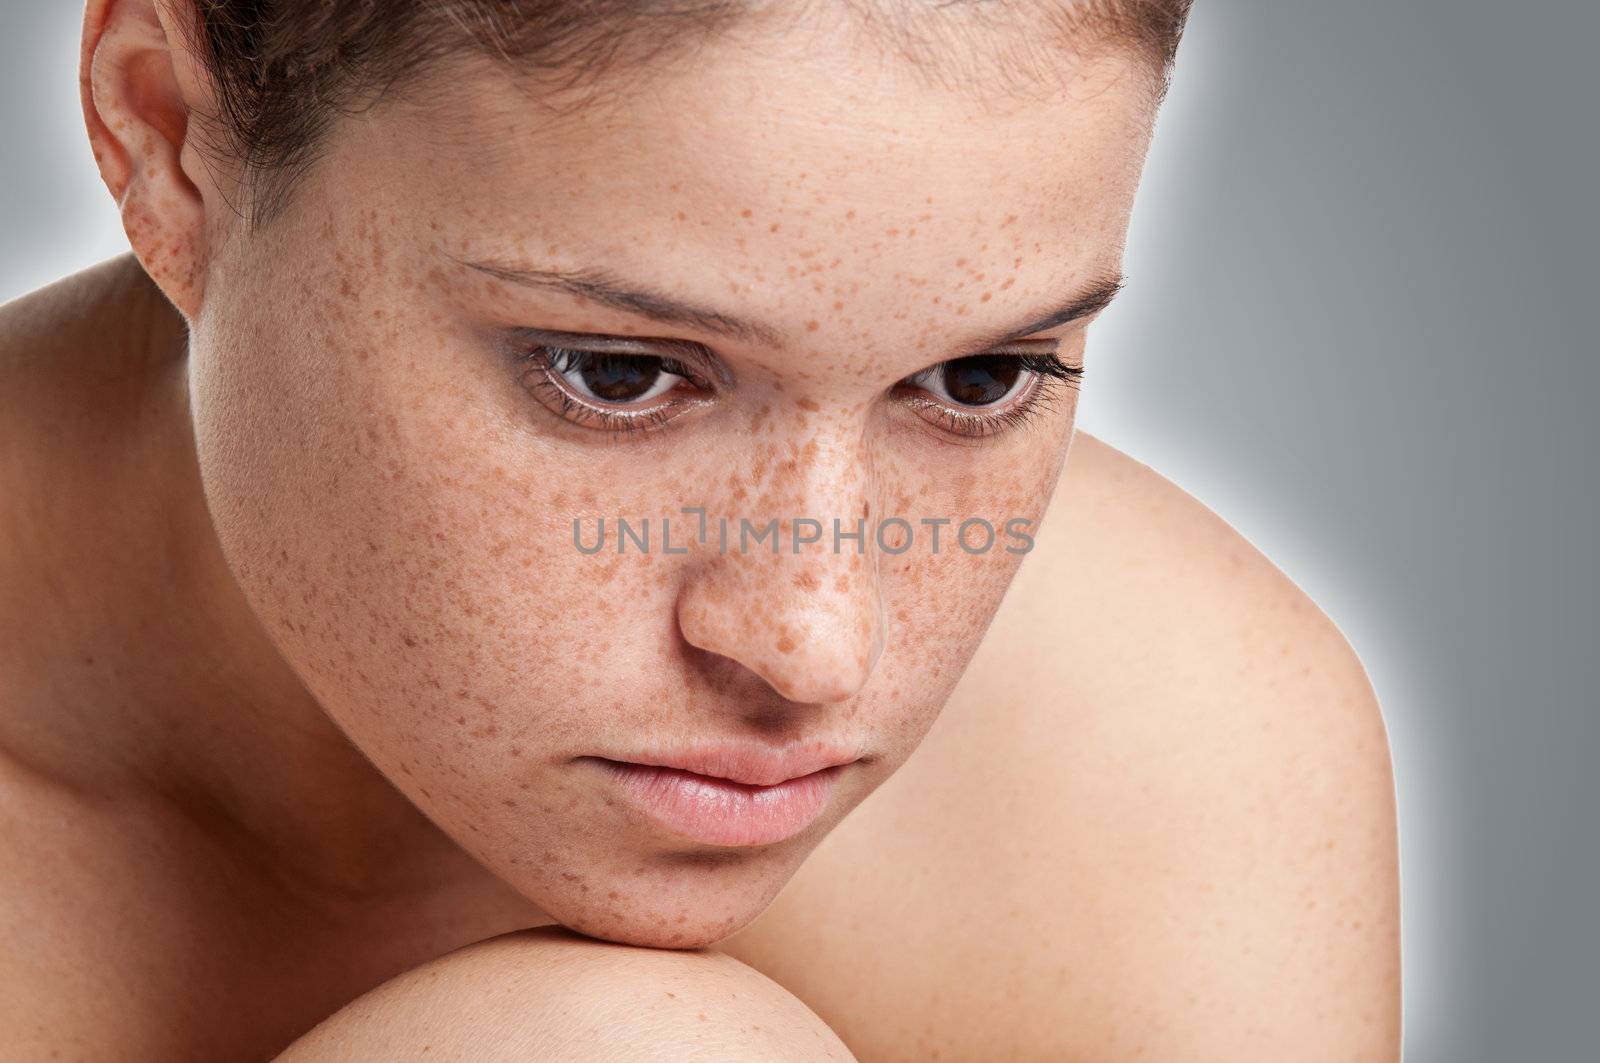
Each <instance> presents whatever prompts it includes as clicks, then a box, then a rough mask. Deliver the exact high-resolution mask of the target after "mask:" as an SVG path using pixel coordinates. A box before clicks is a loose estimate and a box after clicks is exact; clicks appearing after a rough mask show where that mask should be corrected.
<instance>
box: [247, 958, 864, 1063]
mask: <svg viewBox="0 0 1600 1063" xmlns="http://www.w3.org/2000/svg"><path fill="white" fill-rule="evenodd" d="M424 1046H427V1047H428V1049H429V1054H430V1057H433V1058H440V1057H442V1058H450V1057H451V1056H452V1055H459V1056H461V1057H462V1058H473V1059H481V1058H493V1059H541V1060H542V1059H608V1060H618V1061H632V1060H639V1061H646V1060H678V1059H683V1058H697V1059H729V1060H735V1059H736V1060H773V1061H779V1060H823V1059H838V1060H850V1059H853V1058H854V1057H853V1056H851V1054H850V1051H849V1049H848V1048H846V1047H845V1045H844V1043H843V1042H842V1041H840V1040H839V1038H838V1036H837V1035H836V1034H835V1033H834V1032H833V1031H832V1030H831V1029H829V1027H828V1026H827V1024H826V1023H824V1022H823V1021H822V1020H821V1019H820V1018H819V1017H818V1016H817V1015H816V1013H814V1012H813V1011H812V1010H811V1009H810V1008H808V1007H806V1005H805V1004H804V1003H802V1002H801V1001H800V1000H799V998H797V997H795V996H794V995H793V994H792V993H790V992H788V991H787V990H786V989H784V988H783V987H782V986H780V985H778V984H777V983H776V982H774V981H772V980H771V979H770V978H768V977H766V976H765V975H763V974H761V973H760V972H759V971H757V970H755V969H754V968H752V967H750V966H748V965H747V964H744V963H742V962H740V961H739V960H736V959H734V958H733V957H732V956H728V955H726V954H724V953H720V952H713V951H707V950H693V951H677V950H670V949H650V948H640V947H636V946H632V945H617V944H612V943H610V942H603V941H596V940H594V939H591V938H586V937H583V936H581V935H579V934H575V933H572V932H571V931H568V930H565V929H562V928H559V927H541V928H539V929H537V930H524V931H518V932H517V933H513V934H507V935H504V936H501V937H497V938H492V939H490V940H488V941H482V942H479V943H477V944H475V945H470V946H467V947H466V948H463V949H458V950H456V951H455V952H452V953H450V954H448V955H446V956H442V957H440V958H439V959H437V960H434V961H432V962H430V963H426V964H423V965H421V966H419V967H416V968H413V969H412V970H410V971H407V972H406V973H404V974H402V975H399V976H398V977H396V978H393V979H391V980H390V981H388V982H385V983H384V984H383V985H381V986H379V987H378V988H376V989H374V990H372V991H371V992H369V993H367V994H365V995H364V996H362V997H360V998H359V999H357V1000H356V1001H354V1002H353V1003H351V1004H350V1005H348V1006H347V1007H345V1008H344V1009H342V1010H341V1011H339V1012H338V1013H337V1014H335V1015H334V1016H332V1017H331V1018H329V1019H328V1020H326V1021H325V1022H323V1023H321V1024H320V1025H318V1026H317V1028H316V1029H314V1030H312V1031H311V1032H310V1033H308V1034H306V1035H305V1036H304V1037H302V1038H301V1039H300V1040H298V1041H296V1042H295V1043H294V1045H293V1046H291V1047H290V1049H289V1050H288V1051H287V1052H286V1053H284V1054H283V1055H282V1056H280V1057H279V1058H280V1060H282V1061H283V1063H315V1061H317V1060H321V1059H329V1060H332V1059H339V1060H363V1059H374V1060H376V1059H392V1058H396V1057H397V1056H401V1055H405V1056H409V1055H413V1054H415V1053H418V1052H420V1051H422V1049H423V1047H424Z"/></svg>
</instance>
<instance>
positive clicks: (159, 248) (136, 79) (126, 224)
mask: <svg viewBox="0 0 1600 1063" xmlns="http://www.w3.org/2000/svg"><path fill="white" fill-rule="evenodd" d="M194 15H195V9H194V5H193V4H192V3H191V2H188V0H179V2H178V3H171V2H170V0H88V3H87V4H86V6H85V10H84V21H83V43H82V48H81V51H80V53H79V61H78V84H79V92H80V96H81V99H82V104H83V111H84V123H85V125H86V127H87V130H88V133H89V142H90V146H91V148H92V149H93V151H94V157H95V162H96V164H97V165H98V166H99V169H100V176H101V179H102V180H104V181H105V183H106V188H107V189H109V190H110V192H111V195H112V198H113V199H115V200H116V201H117V208H118V210H119V211H120V212H121V214H122V225H123V229H124V231H125V232H126V233H127V236H128V242H129V244H130V246H131V247H132V248H133V252H134V254H135V255H136V256H138V259H139V262H140V264H141V265H143V266H144V269H145V272H147V273H148V274H149V275H150V278H151V279H152V280H154V281H155V282H156V284H157V285H158V286H160V288H161V290H162V291H163V292H164V293H166V296H167V298H168V299H170V300H171V301H172V303H173V305H174V306H176V307H177V309H178V310H179V312H181V313H182V314H183V315H184V317H185V318H186V319H187V320H189V321H190V322H193V321H194V319H195V318H196V317H197V316H198V314H199V310H200V303H201V299H202V295H203V292H204V284H205V276H206V272H207V268H206V267H207V256H208V253H209V248H208V240H207V227H206V208H207V202H208V198H210V199H211V201H213V202H214V201H216V197H215V194H214V193H215V189H212V188H209V187H206V181H207V173H206V171H205V170H204V168H203V167H202V166H200V165H198V163H199V160H200V157H201V156H200V153H199V151H198V149H197V146H196V145H195V144H194V143H191V140H192V138H193V136H194V134H195V133H196V132H197V129H196V126H195V125H194V123H193V121H192V119H193V117H194V116H195V114H196V113H197V108H199V107H201V106H204V104H205V102H206V101H205V98H204V94H205V92H206V85H207V84H208V82H206V81H205V80H204V79H203V78H201V77H200V76H199V70H198V69H197V68H196V67H195V65H194V62H193V57H192V55H191V53H190V51H189V47H188V40H187V39H186V37H185V31H186V30H187V29H188V26H187V25H186V24H184V23H181V22H179V21H178V20H179V19H184V18H187V19H192V18H194ZM197 182H199V183H197ZM207 193H212V195H211V196H210V197H208V195H207Z"/></svg>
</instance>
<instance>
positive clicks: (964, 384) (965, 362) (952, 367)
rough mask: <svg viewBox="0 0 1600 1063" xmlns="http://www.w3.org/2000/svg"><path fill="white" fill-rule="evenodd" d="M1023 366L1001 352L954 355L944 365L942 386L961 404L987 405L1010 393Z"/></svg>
mask: <svg viewBox="0 0 1600 1063" xmlns="http://www.w3.org/2000/svg"><path fill="white" fill-rule="evenodd" d="M1021 372H1022V366H1021V365H1020V364H1019V363H1018V362H1017V359H1015V358H1008V357H1005V356H1003V355H995V354H990V355H974V356H973V357H971V358H957V359H956V360H955V361H953V362H948V363H946V365H945V367H944V388H945V390H946V391H947V392H949V393H950V397H951V398H952V399H955V400H956V401H957V402H959V403H961V404H962V405H964V406H988V405H991V404H992V403H996V402H999V401H1000V400H1001V399H1003V398H1005V397H1006V396H1007V395H1008V394H1010V393H1011V389H1012V387H1013V386H1015V385H1016V382H1017V377H1018V376H1019V375H1020V374H1021Z"/></svg>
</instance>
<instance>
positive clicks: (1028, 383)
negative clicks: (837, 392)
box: [899, 353, 1083, 436]
mask: <svg viewBox="0 0 1600 1063" xmlns="http://www.w3.org/2000/svg"><path fill="white" fill-rule="evenodd" d="M1082 376H1083V369H1082V367H1080V366H1069V365H1066V364H1065V363H1063V362H1062V361H1060V360H1059V359H1058V358H1057V357H1056V356H1055V355H1054V354H1045V355H1039V354H1003V353H993V354H976V355H969V356H968V357H966V358H953V359H951V360H950V361H947V362H940V363H939V364H938V365H934V366H929V367H928V368H927V369H924V370H922V371H921V372H920V373H916V374H914V375H912V376H909V377H906V378H905V379H904V380H902V381H901V382H900V385H899V387H900V388H901V389H904V390H905V392H906V393H907V396H908V399H909V402H910V405H911V406H912V408H913V409H915V410H916V411H917V413H918V414H920V415H921V416H922V417H923V418H925V419H927V420H929V421H932V422H933V423H935V424H938V425H939V426H941V427H943V428H946V429H948V430H949V431H951V432H954V433H956V434H958V435H964V436H989V435H993V434H995V433H996V432H999V431H1001V430H1003V429H1005V428H1008V427H1013V426H1016V425H1020V424H1022V423H1025V422H1026V421H1027V420H1028V419H1029V418H1030V417H1032V416H1033V415H1034V414H1035V413H1037V412H1039V410H1040V409H1042V408H1043V407H1044V406H1046V405H1047V404H1048V401H1049V400H1050V399H1052V398H1054V397H1056V394H1057V389H1059V388H1067V389H1076V388H1077V387H1078V385H1079V382H1080V380H1081V378H1082Z"/></svg>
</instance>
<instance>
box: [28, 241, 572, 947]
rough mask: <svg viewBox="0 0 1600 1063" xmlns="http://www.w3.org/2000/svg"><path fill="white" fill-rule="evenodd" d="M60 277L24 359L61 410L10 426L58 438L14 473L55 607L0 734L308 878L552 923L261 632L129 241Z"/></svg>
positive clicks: (175, 348) (158, 311)
mask: <svg viewBox="0 0 1600 1063" xmlns="http://www.w3.org/2000/svg"><path fill="white" fill-rule="evenodd" d="M63 284H75V285H77V290H76V292H75V293H74V294H73V295H72V296H71V297H70V298H61V293H56V298H55V299H53V300H48V299H47V300H44V301H42V302H41V303H40V304H38V309H40V310H42V311H43V313H42V314H39V313H35V314H34V315H31V316H30V317H28V318H26V319H25V320H27V321H28V323H29V328H30V330H31V329H32V327H34V326H38V327H39V334H40V336H45V335H48V336H50V337H51V338H50V339H49V340H48V343H49V346H50V347H51V348H52V350H51V357H49V358H47V359H46V358H41V359H37V360H35V361H34V362H31V363H30V365H36V366H37V367H38V370H37V371H42V372H47V373H48V374H50V375H51V378H52V380H51V382H50V383H49V384H48V385H46V386H45V392H46V394H47V395H50V396H55V400H54V405H55V407H56V408H55V409H54V410H51V411H46V410H45V409H43V408H41V409H40V410H38V411H37V412H38V413H39V414H41V415H43V416H47V417H49V418H50V420H49V422H48V426H46V425H45V424H42V423H39V422H37V421H35V422H32V423H30V424H29V425H24V426H23V430H24V431H29V430H30V429H36V430H38V431H39V432H40V433H41V436H40V437H42V433H44V432H48V433H49V441H50V447H49V448H48V449H45V448H43V447H40V448H38V449H37V455H38V458H39V462H40V463H39V464H35V465H33V466H32V467H31V468H28V469H27V470H26V471H27V472H28V473H29V475H28V477H27V479H26V480H25V482H24V490H25V491H26V492H27V493H28V496H29V497H30V498H32V499H35V500H37V505H36V507H34V508H31V509H30V508H29V507H21V512H22V518H23V521H22V522H25V526H24V527H23V528H21V529H20V533H21V536H22V537H23V538H24V539H26V540H28V541H27V542H26V543H25V550H26V552H27V553H28V554H30V555H31V557H30V560H31V562H32V563H31V564H30V566H29V572H27V573H22V574H19V575H20V577H21V578H22V579H23V580H24V581H25V582H26V583H28V584H31V586H28V588H27V592H26V593H25V594H24V595H23V596H22V598H21V599H19V600H22V601H26V600H33V601H36V602H38V603H39V607H38V611H39V612H46V611H47V612H48V614H49V616H48V629H47V630H44V631H37V630H35V631H32V632H31V633H30V635H29V641H30V642H31V643H32V645H31V646H30V647H29V651H30V652H28V653H27V654H26V656H25V657H22V658H21V661H19V663H23V662H25V663H26V668H27V672H28V674H29V675H31V676H32V677H33V681H34V682H36V683H37V684H38V689H39V690H40V691H42V692H44V696H41V697H39V698H30V699H25V703H32V704H38V705H40V706H41V707H40V709H39V712H38V714H37V719H35V720H33V721H32V722H31V724H30V725H28V726H25V727H22V728H18V729H15V730H12V729H6V730H5V731H0V743H3V746H4V748H5V750H6V751H7V752H10V753H12V754H13V755H14V759H18V760H21V761H23V762H25V763H29V764H30V765H31V766H33V767H35V768H36V769H38V770H39V771H41V772H43V773H44V774H46V775H48V776H49V777H51V778H52V779H54V780H56V781H58V782H61V783H64V784H66V785H68V786H70V787H72V788H75V789H80V790H84V791H90V792H96V793H106V792H107V791H112V792H116V793H117V794H118V796H119V797H125V796H130V795H131V796H133V797H136V798H148V799H149V801H150V802H152V803H153V804H154V805H155V806H156V807H162V808H164V809H166V810H168V811H170V812H172V813H175V814H178V815H181V816H182V817H184V818H186V819H188V820H190V821H191V822H192V823H194V824H195V825H197V826H199V827H200V828H201V829H202V830H204V831H205V832H206V833H207V834H208V835H210V836H211V837H212V838H213V840H218V841H220V842H222V843H223V844H225V845H227V846H229V847H230V848H232V849H233V850H234V851H235V852H237V854H238V855H239V856H240V857H241V858H242V859H245V860H247V861H248V862H249V863H250V865H251V866H252V867H258V868H263V869H264V870H265V872H266V873H268V874H270V875H272V876H273V877H276V878H278V879H280V880H282V881H283V882H284V883H286V884H288V885H290V886H292V887H293V888H294V889H296V890H297V891H298V892H300V893H302V894H305V895H310V896H325V897H328V898H330V899H337V900H339V901H348V900H351V899H362V898H392V897H397V896H417V897H419V898H420V897H427V898H428V899H429V902H430V904H436V903H437V901H438V899H439V897H440V895H441V893H454V894H459V896H460V897H461V899H462V901H463V903H469V904H473V905H478V906H480V910H482V909H481V906H483V905H484V904H485V902H486V901H492V906H493V907H494V910H495V911H499V912H503V913H504V914H505V918H506V919H507V921H508V922H509V923H510V924H511V925H512V926H517V925H533V924H535V923H537V922H548V921H549V920H548V919H547V918H541V917H539V915H538V913H537V911H536V910H535V909H533V907H532V906H531V905H530V904H528V903H527V902H526V901H525V900H524V899H523V898H521V897H519V896H516V895H514V894H513V893H512V891H511V890H510V889H509V887H506V886H505V885H504V884H503V883H501V882H500V881H499V880H498V879H495V878H494V877H493V876H492V875H490V874H489V873H488V872H487V871H486V870H484V869H483V868H482V867H481V866H480V865H478V864H477V863H476V862H475V861H473V860H472V859H471V857H470V856H468V855H467V854H466V853H465V852H464V851H463V850H462V849H461V848H460V847H459V846H458V845H457V844H456V843H455V842H454V841H453V840H451V839H450V838H449V837H448V836H446V835H445V834H444V833H443V832H441V831H440V830H439V829H438V828H437V827H435V826H434V825H433V824H432V822H431V821H429V820H428V819H427V818H426V817H425V816H423V815H422V813H421V812H420V811H418V810H417V809H416V807H415V806H413V805H412V804H411V803H410V802H409V801H408V800H406V798H405V797H404V795H402V794H401V793H400V792H399V791H397V790H396V789H395V788H394V787H393V785H391V784H390V782H389V780H388V779H387V778H385V777H384V776H383V775H382V774H381V773H379V772H378V771H377V770H376V769H375V768H373V767H372V765H371V764H370V763H368V761H367V760H366V759H365V758H364V757H363V756H362V755H361V753H360V751H359V750H357V749H356V748H355V747H353V746H352V745H351V744H350V742H349V741H348V740H347V739H346V738H345V736H344V735H343V733H342V732H340V731H339V730H338V728H337V727H336V726H335V725H334V724H333V723H332V722H331V721H330V720H329V719H328V717H327V716H326V715H325V714H324V713H323V711H322V709H321V707H320V706H319V705H318V703H317V702H316V700H315V699H314V698H313V697H312V696H311V694H310V693H309V692H308V691H307V690H306V688H305V686H304V685H303V684H302V683H301V682H300V680H299V678H298V677H297V676H296V675H295V673H294V672H293V671H292V670H291V669H290V668H289V666H288V665H287V664H286V663H285V662H284V660H283V659H282V657H281V656H280V655H279V654H278V652H277V650H276V648H275V647H274V645H273V644H272V641H271V640H270V639H269V638H268V637H267V635H266V633H265V632H264V631H263V630H262V628H261V625H260V623H259V622H258V621H257V619H256V617H255V615H254V613H253V612H252V611H251V609H250V607H249V604H248V603H247V601H246V600H245V598H244V596H243V595H242V593H241V592H240V590H239V588H238V586H237V584H236V583H235V581H234V579H233V575H232V573H231V571H230V569H229V567H228V565H227V562H226V559H225V558H224V556H223V554H222V551H221V549H220V547H219V545H218V542H217V538H216V534H215V531H214V529H213V527H212V524H211V518H210V514H209V511H208V510H207V508H206V504H205V497H204V493H203V491H202V487H201V480H200V474H199V465H198V462H197V460H196V454H195V446H194V434H193V429H192V422H191V420H190V412H189V391H188V345H187V342H186V335H187V330H186V327H185V323H184V321H183V319H182V317H181V316H180V315H179V314H178V313H177V312H176V311H175V310H174V309H173V308H172V306H171V305H170V304H169V303H168V302H167V301H166V299H165V298H164V297H163V296H162V294H161V293H160V290H159V289H157V288H156V287H155V286H154V285H153V284H152V283H151V282H150V281H149V279H148V277H147V276H145V274H144V272H143V271H142V269H140V268H139V266H138V264H137V262H136V261H135V260H134V259H133V257H132V256H131V255H127V256H123V257H122V258H119V259H116V260H113V261H112V262H111V263H107V264H104V265H102V266H100V267H96V268H95V269H94V270H90V271H86V272H85V273H83V274H79V275H77V276H76V277H73V278H70V279H69V281H67V282H63ZM59 287H61V286H60V285H58V286H54V287H53V288H52V289H46V290H45V292H41V293H36V295H35V296H32V297H29V298H30V300H33V299H39V298H40V297H41V296H44V295H46V294H48V293H50V292H52V291H53V290H54V288H59ZM69 315H70V317H69ZM51 317H56V318H57V319H58V320H56V321H54V322H52V321H51V320H50V318H51ZM52 326H53V327H52ZM108 337H111V338H113V339H112V341H111V343H110V345H109V346H108V344H107V338H108ZM24 342H25V343H26V342H27V341H24ZM30 346H31V345H30ZM46 367H48V368H46ZM28 371H29V372H30V373H31V372H34V371H35V369H33V368H30V369H29V370H28ZM69 402H70V405H69V404H68V403H69ZM50 404H51V403H50V401H49V400H47V401H46V403H45V405H47V406H48V405H50ZM45 459H48V466H45V465H44V464H42V463H43V462H44V461H45ZM30 484H31V487H29V486H28V485H30ZM22 522H19V523H22ZM9 575H10V574H9V573H5V574H3V576H4V577H5V578H0V584H4V583H5V581H6V578H9ZM0 612H6V613H10V612H15V610H12V609H10V608H9V607H8V608H6V609H4V610H0ZM17 619H21V618H20V617H18V618H17ZM6 622H7V623H9V622H10V621H9V620H8V621H6ZM509 928H510V926H508V927H507V929H509Z"/></svg>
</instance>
